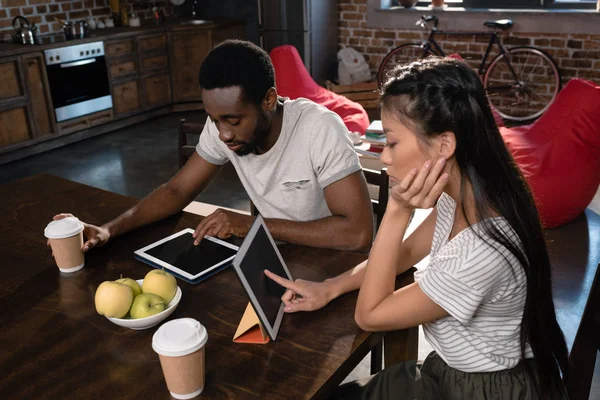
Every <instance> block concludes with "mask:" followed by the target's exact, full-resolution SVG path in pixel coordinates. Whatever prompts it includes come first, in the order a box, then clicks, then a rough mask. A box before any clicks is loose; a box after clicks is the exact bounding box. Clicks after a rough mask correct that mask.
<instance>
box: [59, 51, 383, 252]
mask: <svg viewBox="0 0 600 400" xmlns="http://www.w3.org/2000/svg"><path fill="white" fill-rule="evenodd" d="M200 86H201V88H202V100H203V103H204V107H205V111H206V113H207V114H208V119H207V121H206V125H205V126H204V129H203V131H202V134H201V135H200V140H199V142H198V145H197V147H196V150H197V151H196V153H194V154H193V155H192V156H191V157H190V159H189V160H188V162H187V163H186V164H185V166H184V167H183V168H182V169H181V170H180V171H179V172H178V173H177V175H175V176H174V177H173V178H172V179H171V180H170V181H169V182H167V183H166V184H164V185H162V186H160V187H159V188H157V189H156V190H154V191H153V192H152V193H150V194H149V195H148V196H147V197H145V198H144V199H143V200H141V201H140V202H139V203H138V204H137V205H136V206H134V207H133V208H131V209H130V210H128V211H126V212H125V213H123V214H122V215H120V216H119V217H117V218H116V219H114V220H112V221H110V222H108V223H106V224H104V225H103V226H94V225H90V224H85V230H84V234H85V236H86V238H87V239H88V240H87V241H86V242H85V243H84V251H88V250H89V249H91V248H93V247H95V246H101V245H103V244H105V243H106V242H107V241H108V240H109V239H110V238H112V237H115V236H118V235H120V234H122V233H125V232H129V231H131V230H134V229H137V228H139V227H142V226H144V225H147V224H150V223H152V222H155V221H158V220H160V219H163V218H166V217H168V216H170V215H173V214H175V213H177V212H180V211H181V210H182V209H183V208H184V207H185V206H186V205H187V204H189V203H190V202H191V201H192V200H193V199H194V198H195V197H196V196H197V195H198V194H199V193H200V192H201V191H202V190H203V189H204V188H205V187H206V186H207V185H208V183H209V182H210V181H211V180H212V179H213V178H214V177H215V176H216V175H217V173H218V172H219V170H220V168H221V166H222V165H223V164H225V163H226V162H228V161H230V162H231V163H233V165H234V167H235V169H236V171H237V173H238V175H239V177H240V180H241V181H242V184H243V185H244V188H245V189H246V191H247V192H248V195H249V196H250V199H251V200H252V202H253V203H254V205H255V206H256V208H257V209H258V211H259V212H260V213H261V215H262V216H263V217H264V218H265V221H266V224H267V226H268V228H269V230H270V231H271V233H272V235H273V237H274V239H276V240H280V241H284V242H288V243H294V244H299V245H305V246H313V247H325V248H333V249H342V250H354V251H366V250H368V249H369V248H370V246H371V240H372V237H373V219H372V214H371V205H370V200H369V194H368V190H367V186H366V182H365V180H364V177H363V175H362V172H361V168H360V165H359V162H358V157H357V156H356V154H355V153H354V150H353V148H352V144H351V142H350V140H349V138H348V134H347V130H346V128H345V126H344V124H343V123H342V120H341V119H340V118H339V116H337V115H336V114H334V113H332V112H330V111H328V110H327V109H326V108H324V107H321V106H319V105H317V104H315V103H313V102H311V101H309V100H306V99H298V100H294V101H290V100H284V99H281V98H279V97H278V96H277V92H276V90H275V72H274V69H273V65H272V63H271V60H270V59H269V56H268V55H267V53H266V52H265V51H264V50H262V49H260V48H259V47H257V46H255V45H254V44H252V43H249V42H244V41H226V42H224V43H222V44H220V45H219V46H217V47H215V48H214V49H213V50H212V51H211V52H210V53H209V54H208V55H207V57H206V59H205V60H204V61H203V63H202V66H201V69H200ZM64 215H65V214H62V215H59V216H56V217H55V218H61V217H62V216H64ZM253 220H254V217H252V216H248V215H243V214H239V213H235V212H231V211H226V210H222V209H219V210H217V211H215V212H214V213H213V214H211V215H209V216H207V217H206V218H204V219H203V220H202V222H201V223H200V224H199V225H198V226H197V228H196V230H195V232H194V237H195V238H196V241H195V243H196V244H198V243H199V241H200V240H201V239H202V238H203V237H204V235H211V236H215V237H219V238H228V237H230V236H231V235H235V236H240V237H244V236H245V235H246V234H247V233H248V231H249V229H250V226H251V225H252V222H253Z"/></svg>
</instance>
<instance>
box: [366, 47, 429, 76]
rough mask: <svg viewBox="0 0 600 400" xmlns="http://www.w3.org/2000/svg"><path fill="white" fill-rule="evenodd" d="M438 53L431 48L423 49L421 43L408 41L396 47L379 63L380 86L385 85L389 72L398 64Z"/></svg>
mask: <svg viewBox="0 0 600 400" xmlns="http://www.w3.org/2000/svg"><path fill="white" fill-rule="evenodd" d="M432 55H436V53H435V52H434V51H432V50H431V49H429V48H428V49H425V50H424V49H423V48H422V47H421V45H420V44H417V43H406V44H403V45H400V46H398V47H396V48H395V49H394V50H392V51H390V52H389V53H388V54H387V55H386V56H385V57H384V58H383V61H382V62H381V64H379V70H378V72H377V82H378V83H379V87H381V86H382V85H383V82H384V81H385V78H386V77H387V74H388V72H390V71H391V70H392V69H394V67H395V66H396V65H402V64H408V63H411V62H413V61H415V60H419V59H421V58H425V57H428V56H432Z"/></svg>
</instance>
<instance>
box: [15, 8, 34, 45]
mask: <svg viewBox="0 0 600 400" xmlns="http://www.w3.org/2000/svg"><path fill="white" fill-rule="evenodd" d="M12 26H13V29H14V32H13V42H15V43H22V44H35V41H36V32H37V26H35V24H30V23H29V21H28V20H27V18H25V17H22V16H20V15H19V16H16V17H15V18H14V19H13V21H12Z"/></svg>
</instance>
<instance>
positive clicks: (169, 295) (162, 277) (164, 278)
mask: <svg viewBox="0 0 600 400" xmlns="http://www.w3.org/2000/svg"><path fill="white" fill-rule="evenodd" d="M142 293H154V294H157V295H159V296H160V297H162V298H163V299H164V301H165V304H167V303H168V302H170V301H171V300H172V299H173V297H175V293H177V280H176V279H175V277H174V276H173V275H171V274H169V273H168V272H166V271H164V270H162V269H154V270H152V271H150V272H148V273H147V274H146V276H145V277H144V282H142Z"/></svg>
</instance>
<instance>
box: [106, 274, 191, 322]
mask: <svg viewBox="0 0 600 400" xmlns="http://www.w3.org/2000/svg"><path fill="white" fill-rule="evenodd" d="M136 282H137V283H138V284H139V285H140V287H142V283H143V282H144V280H143V279H137V280H136ZM180 300H181V289H180V288H179V286H177V292H175V296H174V297H173V298H172V299H171V301H170V302H169V304H167V308H165V309H164V310H163V311H161V312H159V313H158V314H154V315H152V316H150V317H146V318H138V319H131V318H108V317H106V318H108V320H109V321H110V322H112V323H114V324H117V325H119V326H123V327H125V328H129V329H135V330H136V331H139V330H142V329H148V328H152V327H153V326H156V325H158V324H159V323H161V322H162V321H164V320H165V319H166V318H167V317H168V316H169V315H171V314H173V311H175V309H176V308H177V304H179V301H180Z"/></svg>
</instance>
